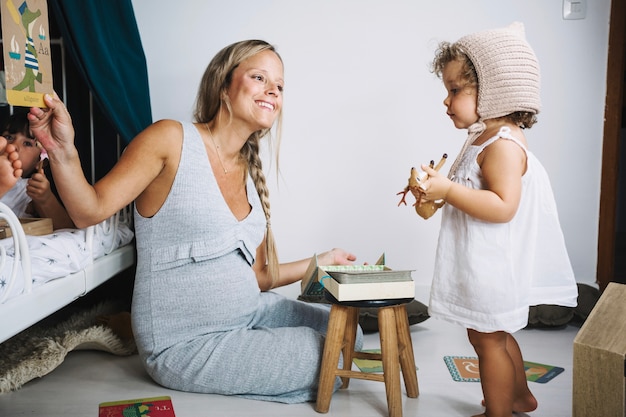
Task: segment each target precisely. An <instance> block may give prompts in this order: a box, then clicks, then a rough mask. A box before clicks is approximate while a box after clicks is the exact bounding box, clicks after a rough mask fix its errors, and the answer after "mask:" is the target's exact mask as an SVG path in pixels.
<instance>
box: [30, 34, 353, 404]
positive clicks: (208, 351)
mask: <svg viewBox="0 0 626 417" xmlns="http://www.w3.org/2000/svg"><path fill="white" fill-rule="evenodd" d="M283 85H284V82H283V63H282V60H281V58H280V56H279V55H278V54H277V53H276V51H275V50H274V48H273V47H272V46H271V45H270V44H268V43H266V42H264V41H259V40H250V41H243V42H238V43H234V44H232V45H230V46H228V47H226V48H224V49H223V50H222V51H220V52H219V53H218V54H217V55H216V56H215V58H214V59H213V60H212V61H211V63H210V64H209V66H208V67H207V69H206V71H205V74H204V76H203V78H202V80H201V83H200V88H199V92H198V96H197V100H196V110H195V119H196V122H195V123H180V122H178V121H173V120H162V121H159V122H156V123H154V124H153V125H151V126H149V127H148V128H146V129H145V130H144V131H143V132H142V133H140V134H139V135H138V136H137V137H136V138H135V139H134V140H133V141H132V142H131V143H130V144H129V145H128V148H127V149H126V150H125V152H124V153H123V155H122V156H121V158H120V160H119V162H118V163H117V164H116V165H115V166H114V167H113V169H112V170H111V171H110V172H109V173H108V174H107V175H106V176H105V177H104V178H102V179H101V180H100V181H98V182H97V183H96V184H95V185H94V186H91V185H89V183H88V182H87V181H86V180H84V175H83V174H82V170H81V167H80V161H79V158H78V155H77V151H76V148H75V147H74V145H73V128H72V125H71V119H70V116H69V114H68V113H67V110H66V109H65V107H64V106H63V104H62V103H61V102H60V101H59V100H58V98H52V97H46V98H45V100H46V105H47V106H48V109H38V108H33V109H31V111H30V115H29V117H30V121H31V129H32V131H33V134H34V135H35V136H36V137H37V139H38V140H39V141H41V143H42V144H43V146H44V147H45V148H46V150H47V151H48V155H49V159H50V165H51V169H52V172H53V175H54V178H55V182H56V184H57V188H58V190H59V192H60V195H61V198H62V200H63V201H64V203H65V204H66V207H67V210H68V212H69V213H70V216H71V217H72V219H73V220H74V222H75V223H76V225H77V226H78V227H85V226H87V225H90V224H94V223H98V222H99V221H101V220H103V219H105V218H107V217H109V216H110V215H111V214H113V213H114V212H116V211H117V210H119V209H120V208H121V207H124V206H125V205H127V204H128V203H130V202H131V201H135V231H136V240H137V255H138V260H137V273H136V279H135V290H134V293H133V304H132V321H133V331H134V334H135V338H136V341H137V345H138V349H139V353H140V355H141V358H142V361H143V362H144V365H145V367H146V369H147V371H148V373H149V374H150V375H151V376H152V378H154V380H155V381H157V382H158V383H160V384H162V385H164V386H166V387H169V388H173V389H178V390H183V391H191V392H204V393H218V394H225V395H239V396H243V397H247V398H255V399H261V400H270V401H279V402H286V403H294V402H303V401H311V400H314V399H315V394H316V388H317V379H318V369H319V364H320V360H321V354H322V350H323V341H324V334H325V332H326V325H327V319H328V309H327V308H324V307H322V306H319V305H313V304H307V303H303V302H299V301H295V300H288V299H286V298H284V297H282V296H280V295H277V294H275V293H273V292H269V291H268V290H270V289H271V288H275V287H278V286H282V285H286V284H290V283H293V282H295V281H298V280H299V279H301V278H302V275H303V274H304V272H305V270H306V267H307V265H308V263H309V261H310V260H309V259H304V260H301V261H297V262H292V263H287V264H280V265H279V264H278V261H277V256H276V252H275V249H274V245H273V239H272V233H271V229H270V222H269V219H270V206H269V199H268V190H267V187H266V184H265V178H264V175H263V171H262V168H261V160H260V158H259V141H260V139H261V138H262V137H264V136H266V135H268V134H269V132H270V129H271V127H272V126H273V124H274V123H275V122H276V120H277V119H279V118H280V114H281V111H282V104H283V94H282V90H283ZM77 178H80V181H77ZM320 256H321V257H322V261H323V262H324V264H328V265H330V264H351V263H352V262H354V261H355V259H356V257H355V256H354V255H353V254H350V253H348V252H346V251H344V250H341V249H333V250H331V251H328V252H325V253H323V254H322V255H320Z"/></svg>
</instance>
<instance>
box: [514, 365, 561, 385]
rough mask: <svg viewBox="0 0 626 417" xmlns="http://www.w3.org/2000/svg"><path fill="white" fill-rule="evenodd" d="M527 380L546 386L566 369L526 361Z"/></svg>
mask: <svg viewBox="0 0 626 417" xmlns="http://www.w3.org/2000/svg"><path fill="white" fill-rule="evenodd" d="M524 369H525V370H526V379H527V380H528V381H532V382H539V383H540V384H545V383H546V382H548V381H550V380H551V379H552V378H554V377H555V376H557V375H558V374H560V373H561V372H563V371H564V370H565V369H563V368H561V367H559V366H552V365H544V364H542V363H536V362H528V361H524Z"/></svg>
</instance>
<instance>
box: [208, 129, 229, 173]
mask: <svg viewBox="0 0 626 417" xmlns="http://www.w3.org/2000/svg"><path fill="white" fill-rule="evenodd" d="M204 125H205V126H206V129H207V130H208V131H209V136H210V137H211V142H213V146H215V153H216V154H217V159H219V161H220V165H221V166H222V169H223V170H224V174H228V170H227V169H226V167H225V166H224V162H223V161H222V157H221V156H220V147H219V146H217V143H215V138H214V137H213V133H212V132H211V128H210V127H209V124H208V123H205V124H204Z"/></svg>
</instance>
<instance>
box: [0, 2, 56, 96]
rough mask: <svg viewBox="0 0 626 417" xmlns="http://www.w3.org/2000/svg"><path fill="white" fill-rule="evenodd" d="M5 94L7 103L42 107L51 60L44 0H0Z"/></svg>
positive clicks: (49, 85)
mask: <svg viewBox="0 0 626 417" xmlns="http://www.w3.org/2000/svg"><path fill="white" fill-rule="evenodd" d="M0 11H1V13H2V49H3V54H2V57H3V61H4V73H5V82H6V96H7V101H8V102H9V104H11V105H13V106H21V107H46V105H45V104H44V101H43V96H44V94H52V93H53V91H54V87H53V84H52V60H51V56H50V32H49V24H48V3H47V1H46V0H0Z"/></svg>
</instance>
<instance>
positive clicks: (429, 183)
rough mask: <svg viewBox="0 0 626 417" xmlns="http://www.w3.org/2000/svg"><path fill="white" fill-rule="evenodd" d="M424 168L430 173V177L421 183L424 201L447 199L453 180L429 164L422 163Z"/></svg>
mask: <svg viewBox="0 0 626 417" xmlns="http://www.w3.org/2000/svg"><path fill="white" fill-rule="evenodd" d="M422 170H424V172H425V173H427V174H428V179H427V180H426V181H424V182H423V183H422V185H421V189H422V201H438V200H445V199H446V196H447V195H448V191H449V190H450V187H451V186H452V181H450V179H448V177H446V176H444V175H441V174H440V173H439V172H438V171H436V170H434V169H433V168H431V167H429V166H428V165H422Z"/></svg>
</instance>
